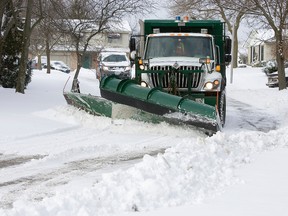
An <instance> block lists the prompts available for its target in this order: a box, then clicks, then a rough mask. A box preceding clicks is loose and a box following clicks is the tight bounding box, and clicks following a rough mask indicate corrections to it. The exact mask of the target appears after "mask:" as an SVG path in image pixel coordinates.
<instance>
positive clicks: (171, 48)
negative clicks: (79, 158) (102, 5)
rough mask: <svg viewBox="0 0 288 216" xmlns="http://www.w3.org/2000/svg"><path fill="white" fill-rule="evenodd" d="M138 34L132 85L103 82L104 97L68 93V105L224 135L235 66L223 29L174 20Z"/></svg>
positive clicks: (151, 23)
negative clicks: (230, 77) (230, 68)
mask: <svg viewBox="0 0 288 216" xmlns="http://www.w3.org/2000/svg"><path fill="white" fill-rule="evenodd" d="M140 29H141V30H140V32H141V34H140V36H139V35H138V36H137V37H131V39H130V51H131V61H132V62H133V63H134V65H133V68H134V71H133V75H132V79H124V80H123V79H120V78H119V77H117V76H116V75H111V76H107V77H103V78H102V79H101V81H100V92H101V97H97V96H91V95H85V94H81V93H73V92H64V96H65V98H66V100H67V102H68V103H69V104H72V105H74V106H77V107H79V108H81V109H85V110H86V111H89V112H90V113H92V114H96V115H104V116H108V117H112V118H132V119H137V120H141V121H150V122H161V121H166V122H168V123H172V124H184V125H185V124H186V125H192V126H195V127H197V128H200V129H204V130H205V131H207V132H212V133H215V132H217V131H218V130H221V128H222V127H223V126H224V124H225V117H226V90H225V89H226V72H225V69H226V66H227V64H229V62H230V61H231V39H230V38H229V37H228V36H226V35H225V23H223V22H221V21H219V20H189V19H188V18H187V17H184V18H183V19H181V18H180V17H176V19H175V20H144V21H140ZM139 38H140V40H139ZM136 39H138V46H137V45H136V44H137V43H136V41H137V40H136ZM139 41H140V42H139Z"/></svg>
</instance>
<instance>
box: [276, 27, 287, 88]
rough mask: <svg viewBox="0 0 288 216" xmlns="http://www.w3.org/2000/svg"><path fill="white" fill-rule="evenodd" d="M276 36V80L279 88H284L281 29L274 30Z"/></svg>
mask: <svg viewBox="0 0 288 216" xmlns="http://www.w3.org/2000/svg"><path fill="white" fill-rule="evenodd" d="M275 37H276V61H277V65H278V81H279V90H283V89H286V79H285V67H284V61H285V60H284V53H283V48H284V47H283V38H282V37H283V36H282V31H281V30H278V31H277V32H275Z"/></svg>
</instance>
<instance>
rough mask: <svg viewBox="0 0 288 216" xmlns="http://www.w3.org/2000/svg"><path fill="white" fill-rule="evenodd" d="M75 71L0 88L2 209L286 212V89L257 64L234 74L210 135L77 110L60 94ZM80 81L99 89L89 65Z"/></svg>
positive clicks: (280, 215)
mask: <svg viewBox="0 0 288 216" xmlns="http://www.w3.org/2000/svg"><path fill="white" fill-rule="evenodd" d="M227 71H229V69H228V70H227ZM73 75H74V74H73V73H71V74H65V73H61V72H58V71H55V70H53V71H52V72H51V74H46V73H45V70H42V71H37V70H34V72H33V77H32V82H31V83H30V84H29V86H28V88H27V89H26V90H25V94H18V93H15V90H13V89H4V88H0V100H1V108H0V109H1V112H0V119H1V124H0V131H1V136H0V215H5V216H6V215H7V216H8V215H9V216H14V215H15V216H16V215H17V216H18V215H19V216H20V215H21V216H23V215H24V216H25V215H27V216H28V215H29V216H34V215H35V216H36V215H41V216H48V215H49V216H50V215H53V216H54V215H58V216H64V215H67V216H68V215H78V216H90V215H101V216H102V215H120V216H124V215H125V216H133V215H137V216H140V215H141V216H142V215H145V216H152V215H165V216H170V215H176V214H179V215H180V214H181V215H197V216H202V215H203V216H204V215H206V216H208V215H209V216H210V215H213V216H218V215H219V216H220V215H221V216H226V215H227V216H228V215H229V216H231V215H233V216H238V215H239V216H243V215H246V216H258V215H259V216H260V215H261V216H271V215H277V216H285V215H287V212H288V206H287V201H288V184H287V181H288V171H287V167H286V166H287V164H288V157H287V156H288V148H287V145H288V136H287V132H286V131H287V129H288V127H287V118H288V111H287V106H288V95H287V93H288V92H287V90H282V91H279V90H278V89H276V88H268V87H267V86H266V82H267V77H266V75H265V74H264V73H263V72H262V71H261V68H250V67H247V68H238V69H235V70H234V74H233V82H232V83H228V85H227V104H228V106H227V120H226V125H225V127H224V128H223V131H221V132H218V133H217V134H215V135H213V136H211V137H207V136H206V135H205V134H204V133H203V132H201V131H199V130H196V129H194V128H189V127H179V126H171V125H168V124H165V123H162V124H158V125H154V124H148V123H143V122H137V121H133V120H128V119H127V120H117V119H109V118H106V117H97V116H91V115H89V114H87V113H85V112H83V111H81V110H77V109H76V108H74V107H71V106H69V105H67V104H66V101H65V99H64V97H63V95H62V92H63V90H67V91H69V89H70V86H71V81H72V79H73ZM228 75H229V74H228ZM69 76H71V78H70V79H69V80H68V78H69ZM79 79H80V88H81V92H82V93H91V94H93V95H99V83H98V81H97V80H96V76H95V71H93V70H87V69H82V70H81V72H80V78H79ZM67 80H68V81H67ZM227 80H230V78H229V77H228V78H227ZM66 82H67V85H66V86H65V84H66Z"/></svg>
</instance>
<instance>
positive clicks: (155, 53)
mask: <svg viewBox="0 0 288 216" xmlns="http://www.w3.org/2000/svg"><path fill="white" fill-rule="evenodd" d="M175 56H186V57H197V58H206V57H208V56H209V57H210V59H213V49H212V42H211V38H210V37H195V36H159V37H157V36H153V37H149V38H148V41H147V45H146V51H145V59H150V58H157V57H175Z"/></svg>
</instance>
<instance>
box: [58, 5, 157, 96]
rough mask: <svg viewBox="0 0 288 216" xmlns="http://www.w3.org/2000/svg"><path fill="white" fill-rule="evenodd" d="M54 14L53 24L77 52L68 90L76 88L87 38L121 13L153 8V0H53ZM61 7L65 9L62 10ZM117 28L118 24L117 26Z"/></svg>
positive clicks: (119, 17)
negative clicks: (74, 69)
mask: <svg viewBox="0 0 288 216" xmlns="http://www.w3.org/2000/svg"><path fill="white" fill-rule="evenodd" d="M53 4H54V10H55V12H56V13H57V14H58V16H57V17H58V18H59V19H58V20H57V19H55V22H54V24H55V26H57V28H58V29H59V31H61V32H63V33H65V34H67V35H69V36H70V38H71V41H72V44H71V45H73V46H74V48H75V50H76V54H77V69H76V72H75V76H74V78H73V84H72V91H75V92H77V91H79V88H78V75H79V72H80V68H81V67H82V56H83V55H84V54H85V53H86V52H87V49H88V48H89V46H91V45H92V44H91V39H92V38H93V37H95V36H96V35H99V34H100V33H102V32H104V31H109V28H110V26H109V25H110V23H112V22H117V21H120V20H121V19H122V18H123V17H124V16H125V15H128V14H137V13H145V12H148V11H149V10H150V11H151V9H153V8H154V7H155V4H156V3H155V1H154V0H142V1H139V0H102V1H95V0H82V1H80V0H75V1H73V2H72V4H67V2H65V1H63V2H60V1H59V2H58V1H55V2H53ZM63 8H65V11H63ZM120 28H121V26H120Z"/></svg>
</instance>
